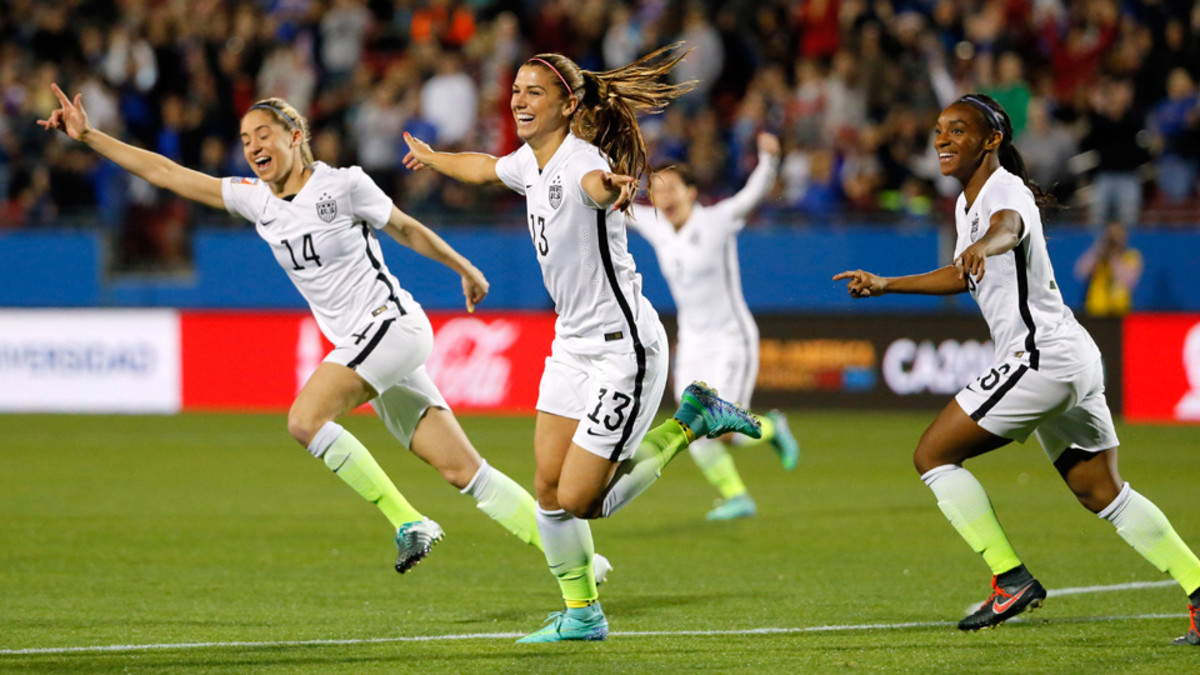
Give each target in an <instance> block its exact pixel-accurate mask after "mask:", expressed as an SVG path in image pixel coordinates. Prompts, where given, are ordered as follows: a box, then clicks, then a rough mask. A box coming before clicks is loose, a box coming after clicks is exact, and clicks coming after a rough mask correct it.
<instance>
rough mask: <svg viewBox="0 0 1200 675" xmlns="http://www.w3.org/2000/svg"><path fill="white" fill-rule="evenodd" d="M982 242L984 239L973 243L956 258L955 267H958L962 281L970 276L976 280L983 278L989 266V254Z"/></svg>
mask: <svg viewBox="0 0 1200 675" xmlns="http://www.w3.org/2000/svg"><path fill="white" fill-rule="evenodd" d="M982 244H983V242H982V241H977V242H975V243H974V244H971V245H970V246H968V247H967V249H966V250H965V251H963V252H962V253H960V254H959V256H958V257H957V258H955V259H954V267H955V268H957V269H958V278H959V280H960V281H967V278H968V277H970V278H971V279H974V280H975V281H979V280H980V279H982V278H983V272H984V269H985V268H986V267H987V262H986V261H987V254H986V253H985V250H986V249H985V248H984V246H982Z"/></svg>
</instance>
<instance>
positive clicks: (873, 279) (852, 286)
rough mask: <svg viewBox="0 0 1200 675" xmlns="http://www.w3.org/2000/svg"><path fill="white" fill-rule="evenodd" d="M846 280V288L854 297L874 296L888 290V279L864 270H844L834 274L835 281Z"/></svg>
mask: <svg viewBox="0 0 1200 675" xmlns="http://www.w3.org/2000/svg"><path fill="white" fill-rule="evenodd" d="M843 279H845V280H846V282H847V283H846V290H848V291H850V297H852V298H873V297H877V296H880V295H883V294H884V293H885V292H887V279H884V278H883V277H881V276H879V275H877V274H871V273H870V272H864V271H863V270H853V271H848V272H842V273H840V274H835V275H834V276H833V280H834V281H841V280H843Z"/></svg>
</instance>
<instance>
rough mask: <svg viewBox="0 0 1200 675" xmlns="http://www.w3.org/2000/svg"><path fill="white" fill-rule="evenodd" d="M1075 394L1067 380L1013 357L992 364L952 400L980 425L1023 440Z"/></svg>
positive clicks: (1066, 406)
mask: <svg viewBox="0 0 1200 675" xmlns="http://www.w3.org/2000/svg"><path fill="white" fill-rule="evenodd" d="M1077 396H1078V392H1077V389H1076V387H1075V386H1074V384H1073V383H1072V382H1071V381H1069V380H1059V379H1055V378H1051V377H1047V376H1045V375H1043V374H1042V373H1040V372H1038V371H1037V370H1034V369H1032V368H1030V367H1029V365H1028V364H1026V363H1024V362H1023V361H1022V360H1021V359H1018V358H1016V357H1013V358H1010V359H1006V360H1004V361H1001V362H998V363H996V364H993V365H992V367H991V368H989V369H988V370H987V371H985V372H984V373H983V374H982V375H980V376H979V377H977V378H976V379H975V380H974V381H972V382H970V383H969V384H967V386H966V387H964V388H963V389H962V390H961V391H959V392H958V394H957V395H956V396H955V397H954V400H955V401H957V402H958V404H959V407H961V408H962V410H963V411H965V412H966V414H967V415H968V416H969V417H970V418H971V419H972V420H974V421H975V422H976V423H977V424H978V425H979V426H980V427H982V428H983V429H986V430H987V431H989V432H991V433H992V434H994V435H996V436H1000V437H1002V438H1007V439H1010V440H1014V441H1020V442H1024V441H1025V439H1027V438H1029V435H1030V434H1032V433H1033V431H1034V430H1035V429H1037V428H1038V427H1039V426H1040V425H1041V424H1042V423H1043V422H1044V421H1045V420H1047V419H1051V418H1053V417H1056V416H1057V415H1060V414H1061V413H1063V412H1065V411H1066V410H1068V409H1070V408H1071V407H1072V406H1073V405H1074V404H1075V401H1076V398H1077Z"/></svg>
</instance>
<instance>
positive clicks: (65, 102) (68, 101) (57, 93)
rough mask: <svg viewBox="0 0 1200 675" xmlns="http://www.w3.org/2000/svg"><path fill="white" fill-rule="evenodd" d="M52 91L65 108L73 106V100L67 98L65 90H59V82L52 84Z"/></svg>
mask: <svg viewBox="0 0 1200 675" xmlns="http://www.w3.org/2000/svg"><path fill="white" fill-rule="evenodd" d="M50 89H51V90H52V91H53V92H54V95H55V96H57V97H58V102H59V103H62V104H63V105H64V106H69V105H71V99H69V98H67V95H66V94H64V93H63V90H62V89H59V88H58V83H57V82H51V83H50Z"/></svg>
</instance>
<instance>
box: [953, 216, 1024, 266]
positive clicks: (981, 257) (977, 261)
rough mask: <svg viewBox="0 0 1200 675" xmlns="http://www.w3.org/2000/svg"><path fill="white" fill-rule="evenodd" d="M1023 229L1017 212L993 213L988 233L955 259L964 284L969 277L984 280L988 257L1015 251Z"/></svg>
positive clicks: (955, 264)
mask: <svg viewBox="0 0 1200 675" xmlns="http://www.w3.org/2000/svg"><path fill="white" fill-rule="evenodd" d="M1023 228H1024V225H1023V223H1022V221H1021V215H1020V214H1019V213H1017V212H1016V211H1013V210H1012V209H1005V210H1003V211H997V212H995V213H993V214H992V222H991V223H990V224H989V225H988V231H987V232H985V233H984V234H983V236H982V237H980V238H979V240H978V241H976V242H975V243H974V244H971V245H970V246H968V247H967V248H966V249H965V250H963V252H962V253H960V254H959V256H958V257H957V258H955V259H954V267H955V268H957V269H958V277H959V278H960V279H963V280H964V282H965V280H966V277H967V276H971V277H974V278H975V280H976V281H978V280H979V279H982V278H983V273H984V268H985V267H986V266H987V265H986V263H985V261H986V259H987V257H988V256H993V255H1000V254H1001V253H1008V252H1009V251H1011V250H1013V248H1015V247H1016V245H1017V244H1018V243H1020V241H1021V235H1022V234H1023V232H1024V229H1023Z"/></svg>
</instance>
